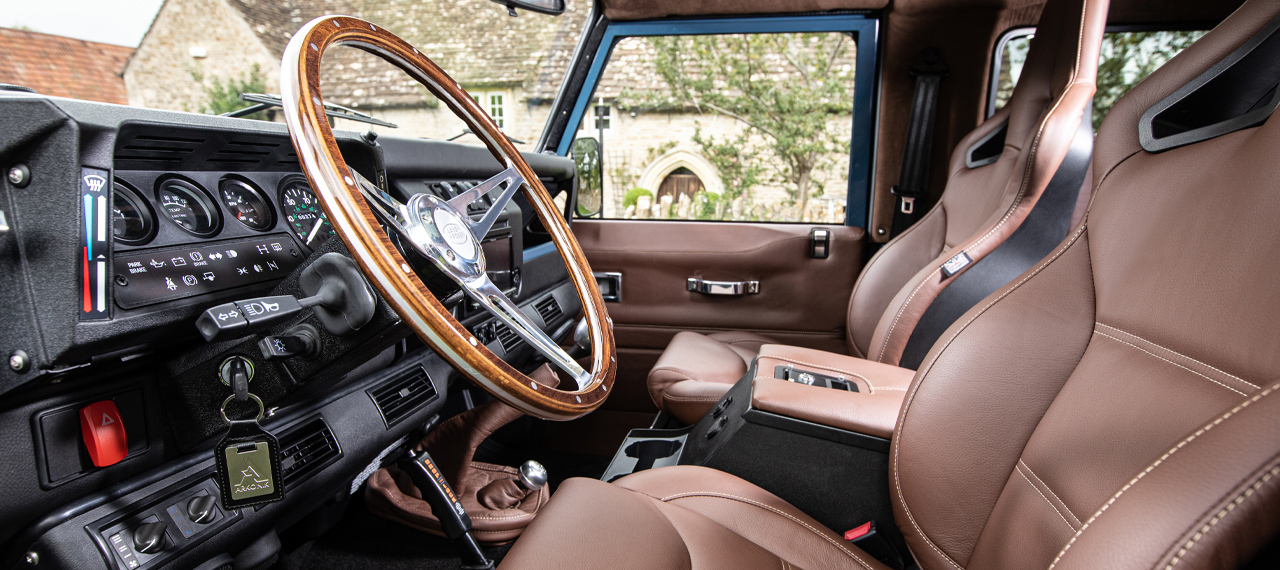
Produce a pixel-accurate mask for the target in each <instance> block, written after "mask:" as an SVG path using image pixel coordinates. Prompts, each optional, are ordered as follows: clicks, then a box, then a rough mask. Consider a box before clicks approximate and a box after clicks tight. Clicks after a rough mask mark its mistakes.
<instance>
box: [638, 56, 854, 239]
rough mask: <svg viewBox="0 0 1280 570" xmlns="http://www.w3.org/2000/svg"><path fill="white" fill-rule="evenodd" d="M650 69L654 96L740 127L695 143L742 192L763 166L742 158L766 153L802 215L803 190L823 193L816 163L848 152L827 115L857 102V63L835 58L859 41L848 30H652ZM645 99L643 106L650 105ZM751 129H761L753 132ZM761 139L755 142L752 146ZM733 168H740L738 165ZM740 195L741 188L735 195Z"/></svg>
mask: <svg viewBox="0 0 1280 570" xmlns="http://www.w3.org/2000/svg"><path fill="white" fill-rule="evenodd" d="M650 41H651V42H652V45H653V47H654V49H655V51H656V58H655V67H656V69H657V72H658V74H659V76H661V77H662V79H663V80H664V81H665V82H666V85H667V88H668V89H667V93H666V94H664V95H663V96H659V98H660V99H662V98H665V101H661V100H660V101H656V103H657V105H658V106H663V107H667V108H673V107H678V108H690V109H693V110H695V111H696V112H699V113H709V114H717V115H723V116H727V117H731V118H733V119H735V120H737V121H739V122H741V123H742V124H743V125H744V126H745V130H744V133H743V134H742V135H741V136H739V137H737V138H735V139H725V140H718V139H716V138H714V137H711V136H707V137H705V138H704V137H701V136H700V137H699V139H701V140H698V141H696V142H698V144H699V145H701V146H702V147H703V149H704V150H710V151H711V152H708V153H707V154H708V159H709V160H711V161H712V162H713V164H716V166H717V167H722V166H729V167H730V169H729V170H728V171H725V170H722V171H721V174H722V175H724V174H727V175H728V176H727V177H728V178H730V179H731V180H732V179H735V178H736V180H735V181H732V182H727V183H726V186H727V188H726V189H728V186H729V185H730V184H734V185H737V186H736V187H735V188H734V191H735V192H738V191H741V192H745V191H746V190H747V189H748V188H749V187H750V184H747V185H746V186H742V184H745V183H748V182H749V183H752V184H753V183H754V182H755V181H756V177H757V176H758V175H759V174H760V171H756V172H747V171H746V170H743V166H744V164H743V161H744V160H746V159H752V158H754V157H756V156H760V155H764V154H769V155H772V156H773V157H774V158H776V159H777V162H778V163H779V164H780V168H779V169H778V172H777V173H776V176H777V178H778V179H779V181H780V182H782V183H783V184H784V185H785V186H786V188H787V191H788V193H789V194H790V197H791V199H792V201H793V203H794V204H796V206H797V207H798V209H799V219H803V217H804V213H805V209H806V208H807V207H808V204H809V198H810V197H811V196H813V195H818V194H820V193H821V185H820V184H819V183H818V181H816V180H815V179H814V171H815V170H816V169H818V168H819V167H820V166H822V165H823V163H824V161H826V160H829V156H831V155H832V153H843V154H846V155H847V154H848V152H849V147H848V141H847V140H845V139H843V138H842V137H841V136H840V134H839V133H838V132H837V130H836V129H835V128H834V126H833V121H831V120H830V119H831V118H832V117H833V116H837V115H848V114H850V113H852V110H853V97H852V93H851V92H850V85H852V81H851V80H852V77H853V67H852V66H846V65H841V63H842V62H843V61H845V60H847V59H848V57H849V55H850V53H851V52H852V50H854V49H855V47H854V45H853V42H852V41H850V37H849V36H848V35H844V34H735V35H707V36H671V37H655V38H650ZM654 103H655V102H654V101H650V103H649V104H651V105H652V104H654ZM752 135H757V137H752ZM752 140H759V141H761V142H760V143H759V148H757V147H756V146H755V145H752V144H749V142H750V141H752ZM735 169H736V170H735ZM739 195H741V194H739Z"/></svg>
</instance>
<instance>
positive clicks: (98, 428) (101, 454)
mask: <svg viewBox="0 0 1280 570" xmlns="http://www.w3.org/2000/svg"><path fill="white" fill-rule="evenodd" d="M80 435H81V436H82V437H84V446H85V448H87V449H88V450H89V459H92V460H93V464H94V466H96V467H106V466H108V465H115V464H116V463H119V462H120V460H121V459H124V458H125V456H126V455H129V438H128V436H126V435H125V433H124V421H123V420H121V419H120V410H118V409H116V403H115V402H112V401H111V400H103V401H101V402H94V403H92V404H89V405H88V406H85V407H83V408H81V409H80Z"/></svg>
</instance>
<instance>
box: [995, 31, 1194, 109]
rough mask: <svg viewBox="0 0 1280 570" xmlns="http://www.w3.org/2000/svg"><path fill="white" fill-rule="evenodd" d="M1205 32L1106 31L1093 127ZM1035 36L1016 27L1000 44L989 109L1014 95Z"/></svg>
mask: <svg viewBox="0 0 1280 570" xmlns="http://www.w3.org/2000/svg"><path fill="white" fill-rule="evenodd" d="M1204 34H1205V32H1204V31H1200V30H1188V31H1147V32H1107V33H1106V34H1104V35H1103V37H1102V51H1101V54H1100V56H1099V58H1098V92H1097V94H1096V95H1094V98H1093V130H1094V131H1095V132H1096V131H1097V130H1098V127H1099V126H1101V125H1102V119H1103V118H1104V117H1106V116H1107V112H1108V111H1110V110H1111V107H1112V106H1114V105H1115V104H1116V101H1119V100H1120V98H1121V97H1123V96H1124V94H1125V93H1128V92H1129V90H1130V89H1133V87H1134V86H1135V85H1137V84H1138V83H1140V82H1141V81H1142V80H1143V79H1146V78H1147V76H1148V75H1151V73H1152V72H1154V71H1155V70H1156V69H1158V68H1159V67H1160V66H1161V65H1164V64H1165V62H1167V61H1169V60H1170V59H1173V56H1175V55H1178V52H1181V51H1182V50H1184V49H1186V48H1187V46H1190V45H1191V44H1192V43H1193V42H1195V41H1196V40H1198V39H1200V36H1203V35H1204ZM1034 37H1035V35H1034V30H1030V29H1025V30H1015V31H1013V32H1011V33H1010V34H1009V35H1007V36H1006V38H1005V41H1003V42H1002V43H1001V45H1000V46H999V48H1000V53H999V54H997V57H996V66H995V67H996V69H995V70H994V72H995V77H994V78H993V80H992V84H993V85H994V86H995V92H994V97H993V99H992V101H993V104H992V105H991V110H990V113H994V112H996V111H997V110H999V109H1000V108H1001V107H1003V106H1004V105H1005V103H1007V102H1008V101H1009V97H1010V96H1011V95H1013V87H1014V86H1015V85H1017V83H1018V77H1019V76H1020V75H1021V74H1022V66H1023V64H1024V63H1026V59H1027V52H1028V51H1029V49H1030V46H1031V42H1032V41H1033V39H1034ZM990 113H988V114H990Z"/></svg>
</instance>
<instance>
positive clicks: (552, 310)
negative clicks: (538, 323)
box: [533, 296, 564, 326]
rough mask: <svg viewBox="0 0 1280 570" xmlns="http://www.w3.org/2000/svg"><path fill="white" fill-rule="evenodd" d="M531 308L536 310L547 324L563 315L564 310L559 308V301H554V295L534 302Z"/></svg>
mask: <svg viewBox="0 0 1280 570" xmlns="http://www.w3.org/2000/svg"><path fill="white" fill-rule="evenodd" d="M533 308H535V309H537V310H538V314H539V315H542V322H543V323H544V324H546V325H548V326H549V325H551V323H552V322H554V321H555V320H556V319H559V318H560V317H561V316H562V315H564V312H563V311H561V310H560V303H558V302H557V301H556V298H555V297H554V296H552V297H547V298H546V299H543V300H541V301H538V302H537V303H534V305H533Z"/></svg>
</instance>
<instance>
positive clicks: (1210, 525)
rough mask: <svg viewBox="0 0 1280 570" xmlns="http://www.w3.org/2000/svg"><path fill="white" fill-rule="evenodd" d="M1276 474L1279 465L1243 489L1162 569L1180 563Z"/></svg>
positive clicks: (1168, 568)
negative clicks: (1197, 543)
mask: <svg viewBox="0 0 1280 570" xmlns="http://www.w3.org/2000/svg"><path fill="white" fill-rule="evenodd" d="M1277 474H1280V465H1277V466H1276V467H1274V468H1272V469H1271V471H1268V472H1267V473H1265V474H1263V476H1262V477H1261V478H1260V479H1258V480H1257V481H1255V482H1254V483H1253V485H1250V486H1249V488H1248V489H1245V490H1244V492H1242V493H1240V494H1239V495H1237V496H1236V498H1235V499H1234V500H1232V501H1231V502H1230V503H1227V506H1225V507H1222V510H1220V511H1218V514H1216V515H1213V518H1211V519H1209V522H1208V523H1205V525H1204V526H1202V527H1200V530H1199V531H1197V532H1196V533H1195V534H1194V535H1192V536H1191V539H1190V540H1188V541H1187V543H1186V545H1184V546H1183V547H1182V548H1181V549H1180V550H1178V554H1177V555H1175V556H1174V557H1173V559H1172V560H1170V561H1169V564H1167V565H1166V566H1165V567H1164V570H1171V569H1172V568H1173V567H1174V566H1176V565H1177V564H1178V563H1179V562H1181V561H1182V559H1183V558H1185V557H1186V555H1187V553H1188V552H1190V551H1191V549H1192V548H1193V547H1194V546H1195V545H1196V542H1198V541H1199V540H1200V539H1201V538H1204V535H1206V534H1209V531H1210V530H1213V527H1214V526H1215V525H1217V524H1218V523H1219V522H1221V521H1222V519H1224V518H1226V515H1227V514H1229V513H1230V512H1231V511H1233V510H1235V508H1236V507H1238V506H1240V505H1241V504H1242V503H1244V501H1245V500H1246V499H1248V498H1249V497H1251V496H1253V494H1254V493H1255V492H1256V491H1257V490H1258V489H1261V488H1262V486H1263V485H1266V484H1267V482H1268V481H1270V480H1271V478H1272V477H1275V476H1276V475H1277Z"/></svg>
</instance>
